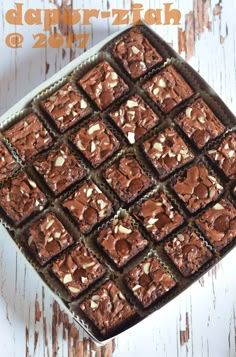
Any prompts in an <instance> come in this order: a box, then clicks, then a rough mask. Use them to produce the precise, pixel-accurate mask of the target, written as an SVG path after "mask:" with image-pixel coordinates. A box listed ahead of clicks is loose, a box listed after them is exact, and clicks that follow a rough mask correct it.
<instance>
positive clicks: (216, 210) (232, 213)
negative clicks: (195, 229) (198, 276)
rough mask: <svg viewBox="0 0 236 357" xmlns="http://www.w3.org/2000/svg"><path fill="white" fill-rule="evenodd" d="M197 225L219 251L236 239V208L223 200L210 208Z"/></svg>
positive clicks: (198, 220) (197, 221)
mask: <svg viewBox="0 0 236 357" xmlns="http://www.w3.org/2000/svg"><path fill="white" fill-rule="evenodd" d="M196 223H197V225H198V226H199V228H200V229H201V231H202V232H203V233H204V235H205V236H206V238H207V239H208V240H209V242H210V243H211V244H212V245H213V247H214V248H215V249H216V250H218V251H221V250H222V249H223V248H224V247H226V245H228V244H229V243H230V242H232V240H233V239H235V238H236V208H235V207H234V206H233V205H232V203H231V202H229V201H228V200H227V199H221V200H220V201H219V202H218V203H216V204H215V205H214V206H213V207H211V208H208V210H206V212H204V213H203V214H202V215H201V216H200V217H199V218H198V219H197V220H196Z"/></svg>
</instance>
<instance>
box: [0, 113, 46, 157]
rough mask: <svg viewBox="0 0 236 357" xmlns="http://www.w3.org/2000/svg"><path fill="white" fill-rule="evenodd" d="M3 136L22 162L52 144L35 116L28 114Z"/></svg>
mask: <svg viewBox="0 0 236 357" xmlns="http://www.w3.org/2000/svg"><path fill="white" fill-rule="evenodd" d="M3 135H4V137H5V138H7V140H9V142H10V144H11V145H12V147H13V148H14V149H15V150H16V153H17V155H18V156H19V157H20V158H21V160H22V161H24V162H25V161H27V160H29V159H31V158H32V157H34V156H35V155H37V154H38V153H39V152H41V151H42V150H44V149H47V148H48V147H49V146H50V144H51V143H52V138H51V135H50V134H49V132H48V131H47V129H46V128H44V126H43V124H42V123H41V121H40V120H39V119H38V117H37V116H36V115H35V114H33V113H32V114H30V115H28V116H27V117H25V118H24V119H22V120H20V121H19V122H18V123H16V124H14V125H13V126H12V127H10V128H9V129H8V130H6V131H4V132H3Z"/></svg>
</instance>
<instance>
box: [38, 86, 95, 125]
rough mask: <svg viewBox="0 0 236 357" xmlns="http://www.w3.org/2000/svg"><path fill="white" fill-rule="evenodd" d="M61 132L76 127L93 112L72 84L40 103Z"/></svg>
mask: <svg viewBox="0 0 236 357" xmlns="http://www.w3.org/2000/svg"><path fill="white" fill-rule="evenodd" d="M40 105H41V107H42V108H43V109H44V110H45V111H46V112H47V113H48V114H49V115H50V117H51V118H52V120H53V121H54V123H55V124H56V126H57V127H58V129H59V130H60V131H61V132H64V131H66V130H67V129H69V128H71V127H72V126H73V125H75V124H76V123H77V122H78V121H79V120H80V119H82V118H83V117H85V116H86V115H88V114H90V113H91V112H92V109H91V108H90V106H89V104H88V102H87V100H86V99H85V98H84V96H83V95H82V94H80V93H79V92H78V91H77V90H76V89H75V88H74V86H73V84H72V83H67V84H65V85H64V86H63V87H61V88H60V89H58V90H57V91H56V92H55V93H53V94H52V95H51V96H50V97H49V98H47V99H45V100H43V101H41V102H40Z"/></svg>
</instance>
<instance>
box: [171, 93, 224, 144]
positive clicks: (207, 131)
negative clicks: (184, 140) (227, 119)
mask: <svg viewBox="0 0 236 357" xmlns="http://www.w3.org/2000/svg"><path fill="white" fill-rule="evenodd" d="M174 120H175V122H176V123H177V124H178V125H179V126H180V128H181V129H182V130H183V132H184V133H185V134H186V135H187V136H188V137H189V139H191V140H192V141H193V142H194V144H195V145H196V146H197V147H198V148H199V149H202V148H203V147H204V146H205V145H206V144H207V143H208V142H209V141H210V140H212V139H215V138H216V137H217V136H219V135H220V134H222V133H223V132H224V131H225V126H224V125H223V124H222V123H221V122H220V121H219V119H217V118H216V116H215V114H214V113H213V112H212V110H211V109H210V108H209V107H208V105H207V104H206V103H205V102H204V101H203V100H202V99H201V98H200V99H198V100H196V101H195V102H194V103H193V104H191V105H190V106H188V107H187V108H186V109H185V111H184V112H182V113H181V114H180V115H178V116H177V117H176V118H175V119H174Z"/></svg>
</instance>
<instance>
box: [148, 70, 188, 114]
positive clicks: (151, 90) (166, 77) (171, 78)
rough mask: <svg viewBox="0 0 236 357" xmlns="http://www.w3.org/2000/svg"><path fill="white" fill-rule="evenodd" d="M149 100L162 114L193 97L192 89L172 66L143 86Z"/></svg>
mask: <svg viewBox="0 0 236 357" xmlns="http://www.w3.org/2000/svg"><path fill="white" fill-rule="evenodd" d="M143 89H144V90H146V91H147V93H148V94H149V96H150V97H151V99H153V100H154V102H155V103H156V104H157V105H158V106H159V107H160V109H161V110H162V111H163V112H164V113H169V112H170V111H171V110H172V109H174V108H175V107H176V106H177V105H178V104H179V103H181V102H183V101H184V100H185V99H188V98H189V97H191V96H192V95H193V90H192V88H191V87H190V86H189V85H188V84H187V82H186V81H185V80H184V79H183V77H182V76H181V75H180V74H179V73H178V72H177V71H176V69H175V68H174V67H173V66H172V65H168V66H166V67H165V68H164V69H162V70H161V71H160V72H158V73H157V74H155V75H154V76H153V77H152V78H151V79H150V80H149V81H147V82H146V83H145V84H144V85H143Z"/></svg>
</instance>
